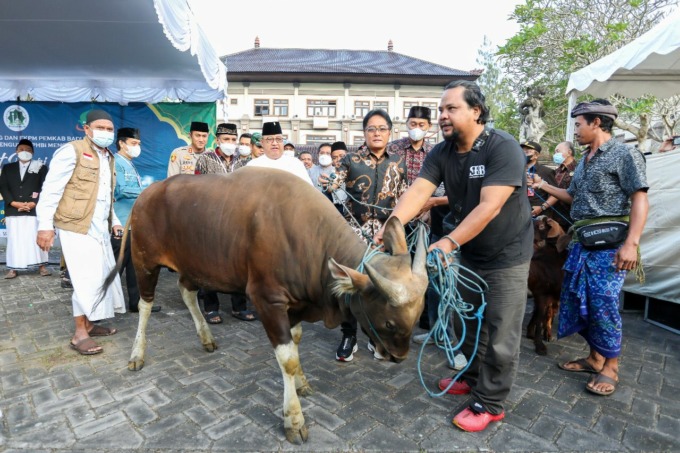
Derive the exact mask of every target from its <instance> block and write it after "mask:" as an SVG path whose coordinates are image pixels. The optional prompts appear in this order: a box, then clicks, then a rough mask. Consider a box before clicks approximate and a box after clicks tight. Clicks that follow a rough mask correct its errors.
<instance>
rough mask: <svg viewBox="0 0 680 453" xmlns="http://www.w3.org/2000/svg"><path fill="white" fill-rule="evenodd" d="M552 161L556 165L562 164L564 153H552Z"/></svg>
mask: <svg viewBox="0 0 680 453" xmlns="http://www.w3.org/2000/svg"><path fill="white" fill-rule="evenodd" d="M553 162H555V163H556V164H557V165H562V163H564V155H563V154H562V153H555V154H553Z"/></svg>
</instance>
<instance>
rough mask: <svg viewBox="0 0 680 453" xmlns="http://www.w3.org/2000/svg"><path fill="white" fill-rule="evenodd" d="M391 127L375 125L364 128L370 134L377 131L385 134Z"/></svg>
mask: <svg viewBox="0 0 680 453" xmlns="http://www.w3.org/2000/svg"><path fill="white" fill-rule="evenodd" d="M389 130H390V128H389V127H387V126H380V127H375V126H370V127H367V128H366V129H364V131H365V132H367V133H369V134H375V133H376V132H380V133H381V134H384V133H385V132H389Z"/></svg>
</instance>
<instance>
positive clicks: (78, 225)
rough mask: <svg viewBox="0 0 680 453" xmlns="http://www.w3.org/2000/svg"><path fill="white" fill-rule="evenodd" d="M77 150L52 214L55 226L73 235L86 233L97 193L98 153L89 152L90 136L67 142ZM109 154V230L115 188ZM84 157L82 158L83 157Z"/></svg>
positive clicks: (112, 166) (90, 221)
mask: <svg viewBox="0 0 680 453" xmlns="http://www.w3.org/2000/svg"><path fill="white" fill-rule="evenodd" d="M70 144H71V145H73V148H74V149H75V150H76V167H75V168H74V169H73V174H72V175H71V179H70V180H69V181H68V183H66V188H65V189H64V194H63V195H62V196H61V200H60V201H59V205H58V206H57V212H56V213H55V214H54V226H56V227H57V228H60V229H62V230H67V231H73V232H74V233H80V234H87V232H88V230H89V229H90V224H91V223H92V216H93V215H94V208H95V205H96V204H97V194H98V192H99V152H97V151H95V150H94V149H92V141H91V140H90V138H89V137H85V139H83V140H76V141H73V142H71V143H70ZM107 152H108V153H109V167H110V168H111V212H110V213H109V230H110V229H111V220H112V215H111V213H113V189H114V188H115V187H116V171H115V170H116V169H115V161H114V158H113V155H112V154H111V152H110V151H108V150H107ZM83 154H85V156H83Z"/></svg>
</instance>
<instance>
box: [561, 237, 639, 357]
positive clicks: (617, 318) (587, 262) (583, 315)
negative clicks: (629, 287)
mask: <svg viewBox="0 0 680 453" xmlns="http://www.w3.org/2000/svg"><path fill="white" fill-rule="evenodd" d="M616 251H617V249H608V250H587V249H585V248H584V247H583V246H582V245H581V244H579V243H574V244H572V246H571V249H570V251H569V256H568V258H567V261H566V262H565V263H564V267H563V269H564V282H563V283H562V294H561V296H560V316H559V328H558V338H563V337H566V336H569V335H572V334H574V333H579V334H581V335H582V336H583V337H584V338H585V339H586V341H587V342H588V344H589V345H590V347H591V348H592V349H593V350H595V351H597V352H598V353H600V354H602V355H603V356H604V357H606V358H614V357H618V356H619V355H620V353H621V333H622V332H621V325H622V324H621V315H620V314H619V295H620V293H621V289H622V288H623V280H624V278H625V277H626V271H616V268H615V267H614V264H613V263H614V257H615V256H616Z"/></svg>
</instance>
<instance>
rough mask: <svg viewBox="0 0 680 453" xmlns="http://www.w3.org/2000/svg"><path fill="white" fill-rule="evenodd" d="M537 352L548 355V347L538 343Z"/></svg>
mask: <svg viewBox="0 0 680 453" xmlns="http://www.w3.org/2000/svg"><path fill="white" fill-rule="evenodd" d="M536 354H538V355H548V348H547V347H546V345H544V344H543V343H536Z"/></svg>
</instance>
